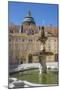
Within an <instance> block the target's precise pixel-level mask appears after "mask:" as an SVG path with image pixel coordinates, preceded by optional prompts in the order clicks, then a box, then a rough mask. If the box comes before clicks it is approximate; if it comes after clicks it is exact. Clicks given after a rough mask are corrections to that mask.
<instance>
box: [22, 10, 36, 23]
mask: <svg viewBox="0 0 60 90" xmlns="http://www.w3.org/2000/svg"><path fill="white" fill-rule="evenodd" d="M23 23H32V24H35V21H34V18H33V17H32V16H31V12H30V11H29V12H28V15H27V16H26V17H25V18H24V20H23Z"/></svg>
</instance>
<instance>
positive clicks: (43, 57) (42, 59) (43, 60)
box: [38, 26, 53, 73]
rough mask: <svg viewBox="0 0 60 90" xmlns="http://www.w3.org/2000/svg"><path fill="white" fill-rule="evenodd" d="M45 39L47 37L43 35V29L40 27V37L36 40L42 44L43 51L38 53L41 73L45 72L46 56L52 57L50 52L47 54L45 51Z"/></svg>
mask: <svg viewBox="0 0 60 90" xmlns="http://www.w3.org/2000/svg"><path fill="white" fill-rule="evenodd" d="M47 39H48V37H47V36H46V35H45V31H44V27H43V26H42V30H41V36H40V37H38V40H39V41H40V42H41V43H42V45H43V49H42V50H41V51H40V52H38V57H39V63H40V64H41V65H42V72H43V73H46V72H47V66H46V56H48V55H53V53H52V52H47V51H46V49H45V44H46V41H47Z"/></svg>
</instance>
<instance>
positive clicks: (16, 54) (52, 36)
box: [9, 11, 58, 64]
mask: <svg viewBox="0 0 60 90" xmlns="http://www.w3.org/2000/svg"><path fill="white" fill-rule="evenodd" d="M41 32H42V26H37V25H36V22H35V20H34V18H33V17H32V15H31V12H30V11H29V12H28V15H27V16H26V17H25V18H24V20H23V22H22V24H21V25H20V26H19V25H9V63H10V64H21V63H31V62H34V63H37V62H39V59H38V57H37V56H33V57H32V58H33V59H29V58H30V56H29V55H30V54H33V53H35V52H40V51H41V50H42V49H43V45H42V43H41V42H40V41H38V38H39V37H40V36H41ZM44 33H45V36H46V37H47V40H46V43H45V49H46V51H47V52H53V55H52V56H47V57H46V62H54V61H58V28H57V27H53V26H51V25H50V26H44Z"/></svg>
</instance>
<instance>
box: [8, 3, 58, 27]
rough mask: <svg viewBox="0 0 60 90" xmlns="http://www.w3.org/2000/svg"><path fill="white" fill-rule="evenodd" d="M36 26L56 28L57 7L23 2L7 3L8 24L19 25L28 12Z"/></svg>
mask: <svg viewBox="0 0 60 90" xmlns="http://www.w3.org/2000/svg"><path fill="white" fill-rule="evenodd" d="M29 10H30V11H31V13H32V16H33V17H34V20H35V22H36V24H37V25H49V24H52V25H53V26H57V24H58V13H57V12H58V5H57V4H40V3H39V4H36V3H24V2H8V16H9V23H13V24H16V25H20V24H21V23H22V22H23V19H24V17H25V16H27V13H28V11H29Z"/></svg>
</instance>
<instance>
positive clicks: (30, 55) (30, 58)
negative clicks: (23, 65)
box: [28, 54, 33, 63]
mask: <svg viewBox="0 0 60 90" xmlns="http://www.w3.org/2000/svg"><path fill="white" fill-rule="evenodd" d="M32 60H33V58H32V54H29V55H28V63H32Z"/></svg>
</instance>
